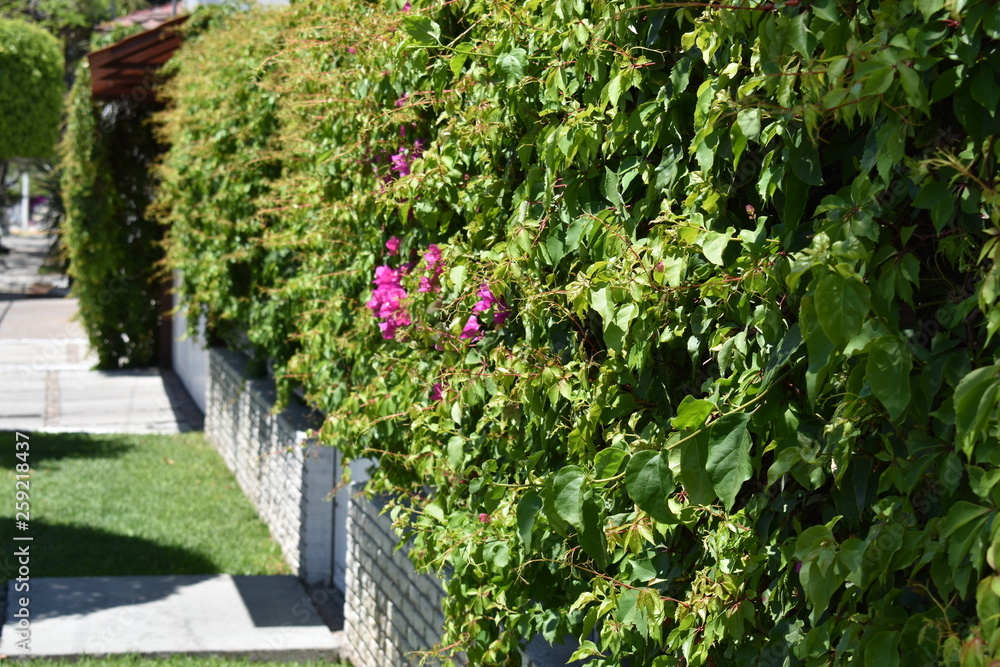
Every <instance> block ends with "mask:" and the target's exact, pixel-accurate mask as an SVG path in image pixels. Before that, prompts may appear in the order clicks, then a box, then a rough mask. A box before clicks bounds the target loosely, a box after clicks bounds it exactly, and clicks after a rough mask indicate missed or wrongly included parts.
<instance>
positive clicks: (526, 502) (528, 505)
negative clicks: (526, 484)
mask: <svg viewBox="0 0 1000 667" xmlns="http://www.w3.org/2000/svg"><path fill="white" fill-rule="evenodd" d="M541 509H542V499H541V497H540V496H539V495H538V493H537V492H536V491H535V490H534V489H532V490H529V491H528V492H527V493H525V494H524V496H522V497H521V500H520V501H518V503H517V534H518V535H519V536H520V538H521V543H522V544H523V545H524V548H525V549H530V548H531V531H532V529H533V528H534V527H535V516H536V515H537V514H538V511H539V510H541Z"/></svg>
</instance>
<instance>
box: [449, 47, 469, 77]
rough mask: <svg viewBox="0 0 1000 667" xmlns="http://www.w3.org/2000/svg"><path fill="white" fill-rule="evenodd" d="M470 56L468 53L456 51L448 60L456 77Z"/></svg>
mask: <svg viewBox="0 0 1000 667" xmlns="http://www.w3.org/2000/svg"><path fill="white" fill-rule="evenodd" d="M468 58H469V54H467V53H456V54H455V55H453V56H452V57H451V58H450V59H449V60H448V67H450V68H451V73H452V74H453V75H455V76H456V77H457V76H458V75H459V73H460V72H461V71H462V68H463V67H464V66H465V61H466V60H467V59H468Z"/></svg>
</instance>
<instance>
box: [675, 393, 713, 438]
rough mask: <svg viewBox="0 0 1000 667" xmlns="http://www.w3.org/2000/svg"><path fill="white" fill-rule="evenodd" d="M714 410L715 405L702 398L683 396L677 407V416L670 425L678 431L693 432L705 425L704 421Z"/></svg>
mask: <svg viewBox="0 0 1000 667" xmlns="http://www.w3.org/2000/svg"><path fill="white" fill-rule="evenodd" d="M713 410H715V403H713V402H712V401H708V400H705V399H703V398H694V397H692V396H685V397H684V400H682V401H681V404H680V405H678V406H677V414H676V415H674V417H673V418H672V419H671V420H670V425H671V426H673V427H674V428H675V429H677V430H679V431H693V430H695V429H699V428H701V427H702V426H704V425H705V420H706V419H708V416H709V415H710V414H712V411H713Z"/></svg>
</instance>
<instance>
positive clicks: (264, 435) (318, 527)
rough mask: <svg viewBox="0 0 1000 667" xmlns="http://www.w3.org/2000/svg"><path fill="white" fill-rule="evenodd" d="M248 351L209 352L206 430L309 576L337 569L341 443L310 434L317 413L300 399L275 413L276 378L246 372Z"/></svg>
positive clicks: (293, 561)
mask: <svg viewBox="0 0 1000 667" xmlns="http://www.w3.org/2000/svg"><path fill="white" fill-rule="evenodd" d="M247 363H248V362H247V358H246V356H245V355H243V354H240V353H238V352H232V351H230V350H226V349H221V348H215V349H212V350H211V352H210V354H209V381H208V400H207V410H206V413H205V435H206V436H207V437H208V440H209V442H211V443H212V445H213V446H215V448H216V449H217V450H218V451H219V453H220V454H221V455H222V458H223V459H224V460H225V462H226V465H227V466H229V469H230V470H231V471H232V472H233V475H235V477H236V480H237V481H238V482H239V484H240V488H242V489H243V492H244V493H245V494H246V495H247V497H248V498H249V499H250V501H251V502H252V503H253V504H254V506H255V507H256V508H257V512H258V513H259V514H260V516H261V518H262V519H263V520H264V521H265V522H266V523H267V525H268V526H269V527H270V529H271V535H272V536H273V537H274V539H275V541H277V542H278V544H279V545H280V546H281V551H282V553H283V554H284V556H285V560H287V561H288V564H289V565H290V566H291V567H292V569H293V570H294V571H295V572H296V574H298V576H299V577H301V578H302V579H303V580H304V581H305V582H306V583H310V584H313V583H322V582H329V581H330V580H331V579H332V576H333V567H332V561H333V526H334V503H333V502H331V501H330V500H328V499H327V496H328V495H329V494H330V493H331V491H333V489H334V486H335V484H336V481H337V479H338V478H339V474H338V470H337V466H336V458H337V452H336V450H334V449H332V448H330V447H322V446H320V445H318V444H316V443H309V442H307V438H306V433H305V432H306V430H307V429H309V428H314V427H316V426H318V422H317V420H316V418H315V417H313V416H312V415H310V413H309V411H308V410H307V409H306V408H304V407H303V406H302V405H301V404H297V403H295V402H294V401H293V402H292V404H290V405H289V407H288V408H286V409H285V410H284V411H283V412H281V413H280V414H277V415H274V414H271V409H272V407H273V405H274V400H275V398H276V395H275V389H274V383H273V382H271V381H270V380H247V379H245V378H246V376H247Z"/></svg>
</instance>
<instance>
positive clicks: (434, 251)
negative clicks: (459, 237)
mask: <svg viewBox="0 0 1000 667" xmlns="http://www.w3.org/2000/svg"><path fill="white" fill-rule="evenodd" d="M424 261H425V262H427V266H428V268H432V269H433V268H434V266H435V265H436V264H437V263H438V262H440V261H441V248H439V247H438V245H437V244H436V243H432V244H430V245H429V246H427V252H425V253H424Z"/></svg>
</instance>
